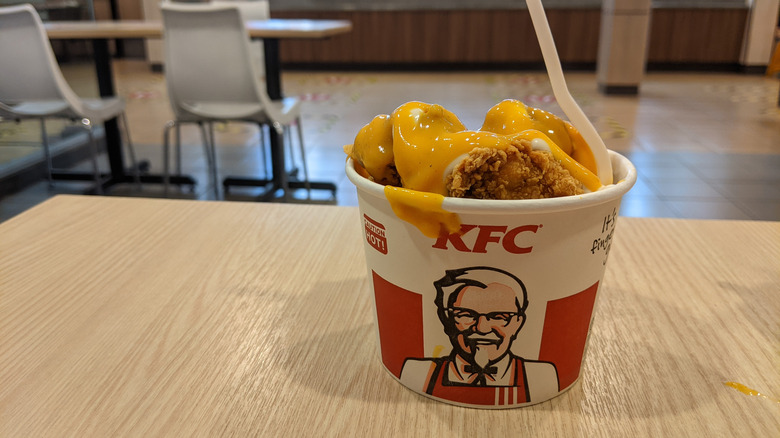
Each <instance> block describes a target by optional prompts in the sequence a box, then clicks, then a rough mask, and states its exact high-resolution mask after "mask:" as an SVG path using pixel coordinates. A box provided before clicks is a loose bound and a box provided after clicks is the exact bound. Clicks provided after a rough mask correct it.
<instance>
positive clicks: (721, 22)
mask: <svg viewBox="0 0 780 438" xmlns="http://www.w3.org/2000/svg"><path fill="white" fill-rule="evenodd" d="M747 12H748V11H747V9H654V10H653V16H652V22H651V36H650V45H649V52H648V61H649V62H650V63H657V64H737V63H738V62H739V55H740V50H741V46H742V38H743V34H744V30H745V25H746V20H747ZM547 15H548V21H549V22H550V28H551V30H552V33H553V36H554V38H555V42H556V45H557V48H558V51H559V54H560V57H561V61H562V62H563V63H564V64H571V65H574V64H581V65H591V66H592V65H595V63H596V56H597V52H598V38H599V24H600V21H601V10H600V9H593V8H591V9H551V10H548V11H547ZM272 16H273V17H277V18H326V19H346V20H350V21H351V22H352V24H353V31H352V32H351V33H348V34H345V35H340V36H337V37H333V38H330V39H327V40H310V41H305V40H300V41H290V40H288V41H283V42H282V44H281V56H282V61H283V62H284V63H285V64H287V65H296V64H298V65H314V66H317V65H321V66H327V65H331V66H348V65H349V64H357V65H362V66H372V65H390V66H393V65H395V66H404V65H406V66H425V65H444V66H446V65H467V64H472V65H473V64H477V65H480V66H487V67H489V66H512V65H524V64H525V65H528V64H539V65H540V64H541V63H542V54H541V51H540V50H539V46H538V44H537V42H536V35H535V34H534V30H533V26H532V24H531V19H530V16H529V14H528V11H527V10H485V11H474V10H468V11H466V10H452V11H441V10H436V11H425V10H418V11H327V12H314V11H273V12H272Z"/></svg>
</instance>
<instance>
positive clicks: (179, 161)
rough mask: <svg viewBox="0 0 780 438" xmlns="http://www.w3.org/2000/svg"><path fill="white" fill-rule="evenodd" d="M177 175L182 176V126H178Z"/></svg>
mask: <svg viewBox="0 0 780 438" xmlns="http://www.w3.org/2000/svg"><path fill="white" fill-rule="evenodd" d="M176 174H177V175H181V125H180V124H178V123H177V124H176Z"/></svg>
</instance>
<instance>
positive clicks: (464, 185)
mask: <svg viewBox="0 0 780 438" xmlns="http://www.w3.org/2000/svg"><path fill="white" fill-rule="evenodd" d="M446 183H447V190H448V191H449V196H453V197H456V198H477V199H539V198H555V197H559V196H570V195H579V194H582V193H584V190H583V188H582V184H581V183H580V182H579V181H577V180H576V179H575V178H574V177H573V176H571V174H570V173H569V171H568V170H566V169H564V168H563V166H561V164H560V163H559V162H558V161H556V160H555V159H554V158H553V156H552V154H551V153H550V152H546V151H540V150H532V149H531V142H530V141H527V140H518V141H516V142H515V143H514V144H513V146H510V147H509V148H508V149H507V150H505V151H503V150H499V149H491V148H475V149H473V150H472V151H471V152H470V153H469V154H468V157H466V158H465V159H463V161H461V162H460V163H459V164H458V165H457V166H456V167H455V169H454V170H453V171H452V173H451V174H450V175H449V176H447V179H446Z"/></svg>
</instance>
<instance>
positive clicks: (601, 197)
mask: <svg viewBox="0 0 780 438" xmlns="http://www.w3.org/2000/svg"><path fill="white" fill-rule="evenodd" d="M609 155H610V160H611V161H612V169H613V175H614V179H615V180H616V181H618V182H617V183H615V184H612V185H609V186H606V187H603V188H601V189H600V190H598V191H596V192H590V193H584V194H582V195H574V196H562V197H559V198H545V199H517V200H493V199H471V198H453V197H444V202H443V203H442V208H443V209H444V210H447V211H450V212H452V213H489V214H517V213H522V212H529V213H530V212H534V213H538V212H552V211H561V210H576V209H580V208H585V207H590V206H593V205H599V204H604V203H606V202H609V201H612V200H614V199H616V198H620V197H622V196H623V195H624V194H626V192H628V191H629V190H630V189H631V187H633V185H634V184H635V183H636V179H637V172H636V168H635V167H634V165H633V164H632V163H631V161H630V160H629V159H628V158H626V157H624V156H623V155H621V154H619V153H617V152H615V151H612V150H610V151H609ZM345 171H346V174H347V177H348V178H349V180H350V181H352V183H353V184H355V187H357V190H358V192H362V193H363V194H367V195H369V196H373V197H377V198H382V199H384V198H385V192H384V187H385V186H384V185H382V184H378V183H376V182H373V181H370V180H369V179H367V178H364V177H363V176H361V175H360V174H358V173H357V171H356V170H355V168H354V163H353V161H352V158H348V159H347V162H346V165H345Z"/></svg>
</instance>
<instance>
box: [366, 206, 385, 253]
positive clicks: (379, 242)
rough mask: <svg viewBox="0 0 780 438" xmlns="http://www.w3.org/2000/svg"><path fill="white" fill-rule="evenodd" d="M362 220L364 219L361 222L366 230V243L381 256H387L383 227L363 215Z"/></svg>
mask: <svg viewBox="0 0 780 438" xmlns="http://www.w3.org/2000/svg"><path fill="white" fill-rule="evenodd" d="M363 219H365V220H364V221H363V222H364V224H365V228H366V242H368V244H369V245H371V246H373V247H374V249H376V250H377V251H379V252H381V253H382V254H387V237H386V236H385V226H384V225H382V224H380V223H379V222H377V221H375V220H373V219H371V218H370V217H368V216H366V215H363Z"/></svg>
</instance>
